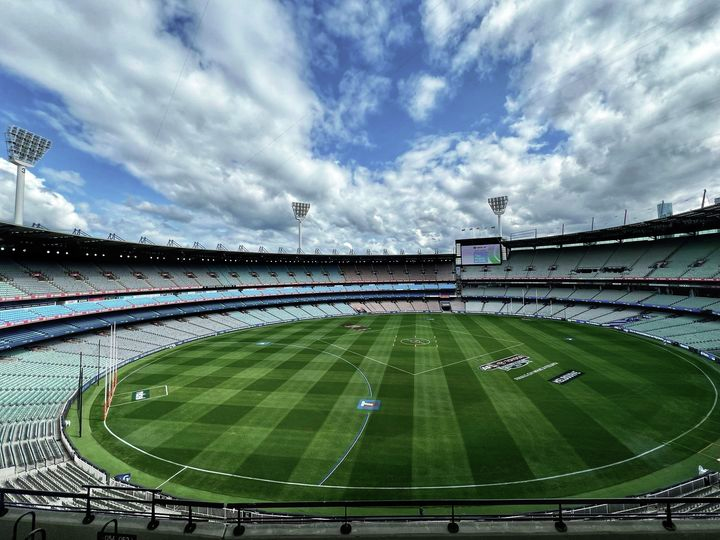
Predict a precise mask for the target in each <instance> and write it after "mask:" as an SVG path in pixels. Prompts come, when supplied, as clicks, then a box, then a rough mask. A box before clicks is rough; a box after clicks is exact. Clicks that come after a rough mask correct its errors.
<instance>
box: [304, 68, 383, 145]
mask: <svg viewBox="0 0 720 540" xmlns="http://www.w3.org/2000/svg"><path fill="white" fill-rule="evenodd" d="M338 90H339V96H338V98H337V99H336V100H334V101H332V102H331V103H329V104H328V106H327V109H326V112H325V116H324V118H323V121H322V123H321V124H319V125H318V129H317V131H316V134H317V135H319V136H320V137H321V138H327V137H331V138H332V139H334V141H335V142H340V143H341V144H347V143H350V144H358V145H364V146H369V145H370V142H369V140H368V136H367V134H366V133H365V132H364V131H363V129H362V128H363V125H364V123H365V119H366V118H367V116H369V115H371V114H373V113H376V112H377V111H378V109H379V108H380V105H381V104H382V102H383V101H385V99H386V98H387V96H388V94H389V91H390V79H389V78H387V77H383V76H380V75H375V74H372V73H368V72H365V71H360V70H354V69H353V70H349V71H346V72H345V73H344V74H343V77H342V79H341V80H340V84H339V89H338Z"/></svg>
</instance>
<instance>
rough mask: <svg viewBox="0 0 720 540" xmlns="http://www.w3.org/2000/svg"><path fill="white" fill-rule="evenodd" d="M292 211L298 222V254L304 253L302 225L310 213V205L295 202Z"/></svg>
mask: <svg viewBox="0 0 720 540" xmlns="http://www.w3.org/2000/svg"><path fill="white" fill-rule="evenodd" d="M292 209H293V213H294V214H295V219H297V222H298V253H302V224H303V220H304V219H305V218H306V217H307V215H308V212H309V211H310V203H304V202H294V203H292Z"/></svg>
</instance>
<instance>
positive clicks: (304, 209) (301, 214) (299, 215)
mask: <svg viewBox="0 0 720 540" xmlns="http://www.w3.org/2000/svg"><path fill="white" fill-rule="evenodd" d="M292 209H293V212H294V213H295V219H297V220H298V221H301V220H303V219H305V217H306V216H307V215H308V212H309V211H310V203H304V202H294V203H292Z"/></svg>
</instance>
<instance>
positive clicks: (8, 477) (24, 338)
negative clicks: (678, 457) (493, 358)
mask: <svg viewBox="0 0 720 540" xmlns="http://www.w3.org/2000/svg"><path fill="white" fill-rule="evenodd" d="M0 243H1V246H0V247H2V252H0V253H2V254H3V257H4V258H3V259H2V261H1V262H0V351H2V353H0V489H4V490H5V492H4V495H3V497H4V499H5V501H6V502H7V503H9V504H10V505H17V506H35V507H37V508H58V507H59V508H64V509H72V508H75V509H80V508H85V507H86V505H87V500H84V499H82V498H79V497H76V498H72V497H69V498H63V497H60V496H55V495H48V494H44V495H43V494H33V491H46V492H69V493H73V492H78V491H82V489H84V488H83V487H82V486H87V485H90V484H93V485H94V484H98V485H100V486H105V488H102V487H100V488H96V489H97V492H96V496H98V497H100V499H99V500H97V501H95V502H94V503H93V505H94V509H95V510H96V511H101V510H104V511H108V512H118V513H129V514H132V513H136V512H137V511H138V510H139V509H141V508H142V506H143V504H144V503H146V502H147V501H148V500H151V499H152V496H151V495H149V494H148V492H147V491H145V492H143V491H138V492H127V493H123V492H122V491H118V490H121V488H122V487H123V486H126V485H127V484H123V483H122V482H118V481H116V480H114V479H113V477H112V475H109V474H108V473H107V472H105V471H104V470H102V469H100V468H99V467H97V466H95V465H93V464H91V463H88V462H86V461H85V460H84V458H83V456H82V455H80V454H79V453H78V451H77V450H76V448H75V446H73V444H72V443H71V441H70V440H69V439H68V437H67V436H66V434H65V431H66V430H67V428H68V422H69V423H70V425H72V422H73V421H74V419H73V418H71V416H70V415H68V407H69V406H70V405H69V404H70V403H71V402H72V400H73V399H75V398H76V397H77V391H78V387H79V386H81V387H82V388H83V389H84V390H85V392H86V393H88V394H89V393H92V392H93V391H94V390H93V389H97V388H98V385H101V384H103V382H102V381H103V375H104V370H105V366H106V365H107V362H108V359H109V358H111V357H113V355H115V358H116V359H117V361H118V362H119V364H120V365H125V364H128V363H131V362H134V361H137V360H140V359H143V358H145V357H147V356H148V355H151V354H153V353H158V352H160V351H169V350H172V349H173V348H176V347H177V346H179V345H182V344H185V343H190V342H195V341H196V340H200V339H204V338H209V337H213V336H220V335H224V334H229V333H232V332H237V331H239V330H248V329H252V328H262V327H268V326H269V325H283V324H286V323H293V322H296V321H320V320H323V319H330V318H340V320H341V321H343V328H347V329H349V331H354V332H356V333H357V334H358V335H361V334H362V332H364V331H366V330H367V329H368V328H367V325H365V324H354V323H352V322H345V321H346V319H344V318H348V317H352V319H348V320H349V321H353V320H355V318H357V317H359V316H366V315H372V316H373V317H374V319H375V320H378V319H381V318H382V317H388V316H390V315H391V314H399V315H395V316H396V317H403V316H407V317H411V316H412V317H420V316H422V317H424V319H418V318H414V319H411V320H412V321H415V322H411V323H410V326H412V327H413V328H416V329H418V330H416V335H412V336H410V337H409V338H407V339H406V340H405V341H407V343H408V344H410V345H412V346H413V347H418V346H420V347H422V346H424V345H430V346H432V344H433V342H432V340H433V339H434V338H433V336H432V335H429V336H427V337H424V336H421V335H420V334H422V332H421V331H420V330H421V329H422V324H423V323H422V321H423V320H425V321H434V320H435V319H436V318H438V319H442V314H443V313H454V314H468V315H467V316H466V317H464V318H466V319H469V318H470V317H472V316H473V314H487V315H491V316H498V315H500V316H512V317H518V318H519V319H516V320H522V319H528V320H529V319H532V320H536V319H557V320H563V321H574V322H577V323H583V324H585V325H591V326H604V327H608V328H609V330H607V331H608V332H612V331H613V330H612V329H615V330H620V331H622V332H624V333H627V334H630V333H634V334H639V335H642V336H647V337H652V338H654V339H657V340H661V341H662V342H664V343H666V344H675V345H679V346H681V347H683V348H685V349H688V350H690V351H693V352H699V353H701V354H703V355H704V356H706V357H707V358H710V359H715V358H716V356H717V357H720V236H719V235H718V234H717V233H712V232H710V233H708V234H697V235H696V234H692V235H686V234H683V235H675V236H673V235H672V234H665V235H663V236H662V237H658V238H656V239H647V238H639V239H638V238H631V239H628V238H625V237H624V235H623V233H622V231H620V233H619V234H618V235H617V237H616V238H615V239H607V238H606V239H604V240H603V242H600V243H593V242H584V241H583V242H581V243H580V245H577V244H572V245H565V244H563V245H560V244H553V243H548V241H547V240H544V239H540V240H539V241H538V242H537V243H536V245H533V244H532V242H530V241H527V240H524V241H521V242H515V244H513V242H512V241H509V242H505V244H507V245H506V246H505V247H506V248H507V253H506V256H505V258H504V260H503V261H502V262H501V264H492V265H491V264H487V265H483V264H479V265H463V264H458V261H457V260H456V254H439V255H413V256H382V257H379V256H353V257H348V256H341V255H332V256H330V255H287V254H283V255H281V254H268V253H246V252H243V253H231V252H215V251H208V250H188V249H184V248H165V247H157V246H139V245H135V244H124V243H119V242H109V241H107V242H106V241H99V240H94V241H93V242H90V241H89V240H88V239H87V238H83V237H73V236H71V235H62V234H59V233H50V232H49V231H36V230H26V229H23V228H21V227H13V226H3V227H0ZM376 316H380V317H376ZM488 319H489V317H488ZM363 320H364V319H363ZM461 320H462V319H461ZM417 321H420V322H417ZM299 324H300V323H299ZM302 324H305V323H302ZM112 325H115V326H116V327H117V331H116V333H115V334H114V335H113V337H112V342H111V333H110V327H111V326H112ZM272 327H273V328H274V326H272ZM278 328H281V326H278ZM395 337H397V336H395ZM393 339H394V338H393ZM398 339H399V338H398ZM490 339H495V338H494V337H492V336H491V337H490ZM503 339H506V340H507V339H508V336H505V337H504V338H503ZM393 342H394V341H393ZM260 343H264V342H260ZM268 343H270V342H268ZM319 343H323V342H322V341H319ZM113 344H114V346H113ZM326 346H327V347H331V349H330V350H334V351H335V352H334V353H333V354H338V351H340V350H341V349H340V348H338V347H337V346H335V345H332V344H329V343H328V344H326ZM332 347H335V349H332ZM505 348H508V347H503V349H505ZM459 350H460V349H459ZM501 350H502V349H501ZM351 352H352V351H351ZM352 354H355V355H359V356H362V357H366V358H369V359H370V360H373V353H372V351H371V350H368V351H364V352H363V353H362V354H360V353H356V352H352ZM418 354H421V353H418ZM469 354H470V353H466V355H469ZM363 355H367V356H363ZM501 356H502V355H501ZM338 358H340V357H338ZM288 362H291V360H290V361H288ZM81 364H82V366H83V372H82V373H83V376H82V379H79V373H80V367H81ZM432 369H434V368H428V371H432ZM400 371H402V370H400ZM406 373H408V372H407V371H406ZM420 373H424V371H421V372H420ZM410 374H411V375H412V373H410ZM148 380H155V379H153V378H152V377H150V378H149V379H148ZM156 382H157V383H158V384H164V383H163V382H162V381H161V380H159V379H158V380H157V381H156ZM153 384H154V383H153ZM153 388H154V387H153ZM95 391H96V390H95ZM333 470H334V469H333ZM168 476H169V475H168ZM683 486H686V487H683V488H682V489H681V488H677V487H676V488H675V491H672V492H662V493H661V494H664V495H663V496H677V495H685V496H687V495H693V496H696V497H709V496H711V495H713V494H716V493H717V492H718V478H717V474H715V473H710V472H708V471H706V472H704V473H702V474H701V477H700V480H693V481H691V482H689V483H687V484H683ZM88 493H89V492H88ZM119 493H120V495H118V494H119ZM668 493H670V495H668ZM625 494H626V495H627V493H625ZM657 496H660V495H657ZM103 497H104V498H105V499H113V500H102V499H103ZM593 508H594V507H584V508H583V509H579V510H574V511H573V512H574V515H576V516H582V515H583V512H587V513H588V515H592V513H593V512H594V511H595V510H593ZM672 508H673V510H674V511H675V512H677V513H682V512H694V511H714V510H715V509H716V506H713V504H711V503H707V504H704V503H700V502H694V503H674V505H673V507H672ZM163 509H164V512H165V514H166V515H168V516H170V515H176V516H179V515H181V514H182V515H186V510H183V509H182V508H180V507H178V508H175V507H173V506H172V505H171V504H170V503H169V502H167V501H166V502H165V503H164V506H163ZM206 511H207V512H211V513H210V514H207V516H210V517H211V516H212V510H211V509H206ZM607 511H608V507H607V506H605V507H603V512H607ZM612 511H613V512H619V513H623V512H629V511H630V512H635V513H642V512H648V513H652V512H655V511H656V508H655V506H654V505H652V504H650V503H647V504H645V503H643V504H633V505H631V506H630V507H623V508H614V507H613V509H612ZM173 513H174V514H173ZM242 515H245V514H242V513H238V512H229V510H228V509H225V510H224V514H223V516H222V517H223V518H228V516H232V519H236V518H238V516H242ZM247 515H250V514H247ZM207 516H206V517H207ZM215 517H217V515H216V516H215Z"/></svg>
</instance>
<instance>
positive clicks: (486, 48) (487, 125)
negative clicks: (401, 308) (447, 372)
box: [0, 0, 720, 253]
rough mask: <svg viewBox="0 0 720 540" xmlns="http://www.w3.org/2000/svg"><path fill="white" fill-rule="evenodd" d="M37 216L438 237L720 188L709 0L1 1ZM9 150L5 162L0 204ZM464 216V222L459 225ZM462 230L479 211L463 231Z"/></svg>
mask: <svg viewBox="0 0 720 540" xmlns="http://www.w3.org/2000/svg"><path fill="white" fill-rule="evenodd" d="M2 12H3V21H2V26H3V36H2V40H0V126H2V128H3V130H4V129H5V127H6V126H9V125H19V126H21V127H25V128H27V129H30V130H32V131H34V132H36V133H39V134H41V135H44V136H46V137H49V138H50V139H52V141H53V147H52V148H51V150H50V151H49V152H48V154H47V155H46V156H45V157H44V158H43V159H42V160H41V161H40V162H39V163H38V164H37V166H36V167H35V168H34V169H32V170H31V172H30V173H29V174H28V178H27V184H26V199H27V201H26V208H25V224H26V225H31V224H32V223H41V224H42V225H43V226H45V227H48V228H51V229H58V230H73V229H76V228H79V229H82V230H83V231H85V232H87V233H89V234H92V235H94V236H101V237H106V236H107V235H108V234H109V233H115V234H117V235H118V236H120V237H121V238H124V239H126V240H130V241H138V239H139V238H140V237H143V236H144V237H147V238H148V239H149V240H150V241H152V242H154V243H156V244H166V243H167V242H168V240H169V239H172V240H174V241H175V242H177V243H180V244H182V245H191V244H193V243H194V242H199V243H200V244H201V245H203V246H205V247H208V248H214V247H215V246H216V245H217V244H219V243H221V244H223V246H225V247H227V248H228V249H238V246H239V245H243V246H244V247H245V249H248V250H251V251H253V250H257V249H258V247H259V246H264V247H265V248H266V249H268V250H270V251H276V250H278V249H279V248H284V249H286V250H288V251H290V250H294V249H296V248H297V244H296V242H297V238H296V236H297V223H296V222H295V220H294V217H293V214H292V210H291V207H290V203H291V202H292V201H303V202H309V203H310V204H311V208H310V212H309V215H308V218H307V220H306V221H305V225H304V233H303V238H304V245H303V248H304V250H305V251H306V252H312V251H314V250H316V249H319V250H320V251H321V252H324V253H328V252H330V251H331V250H333V249H337V250H338V251H339V252H347V251H348V250H350V249H353V250H355V252H356V253H365V252H366V251H367V250H371V251H372V252H373V253H379V252H382V250H385V249H387V250H388V251H389V252H391V253H393V252H394V253H397V252H400V250H404V251H405V252H408V253H411V252H412V253H414V252H417V251H418V250H421V251H422V252H424V253H427V252H431V251H432V250H439V251H441V252H448V251H450V250H451V249H452V246H453V241H454V239H455V238H458V237H466V236H468V235H478V236H492V235H494V234H495V231H494V230H493V229H492V228H491V227H492V226H493V225H495V216H494V215H493V214H492V211H491V210H490V208H489V206H488V204H487V199H488V197H494V196H501V195H507V196H508V197H509V204H508V208H507V212H506V214H505V216H504V217H503V220H504V221H503V232H504V234H505V235H506V236H510V235H515V236H517V235H524V234H529V233H528V231H533V232H534V231H536V230H537V233H538V234H539V235H544V234H555V233H559V232H560V230H561V228H562V227H563V226H564V228H565V231H566V232H570V231H578V230H587V229H589V228H590V227H591V223H592V224H593V225H594V227H595V228H599V227H607V226H614V225H619V224H621V223H622V222H623V219H624V216H625V210H627V212H628V214H627V216H628V217H627V219H628V221H640V220H644V219H651V218H654V217H656V204H657V203H660V202H661V201H663V200H664V201H669V202H672V203H673V205H674V210H675V212H679V211H684V210H688V209H691V208H697V207H699V206H700V204H701V201H702V194H703V190H704V189H707V190H708V197H709V199H710V201H712V200H714V198H715V197H720V177H719V174H718V170H720V167H719V165H720V114H719V113H720V92H719V90H718V89H720V2H717V0H674V1H672V2H670V1H667V0H627V1H624V0H623V1H620V0H573V1H572V2H568V1H566V0H525V1H520V0H412V1H411V0H407V1H405V0H397V1H390V0H345V1H340V0H337V1H334V0H317V1H310V0H308V1H296V2H291V1H270V0H234V1H233V0H165V1H160V0H158V1H154V0H153V1H151V0H142V1H140V0H123V1H122V2H96V1H95V0H72V1H70V0H66V1H62V2H61V1H53V0H25V1H23V2H10V1H6V2H4V3H3V7H2ZM14 171H15V166H14V165H12V164H11V163H9V162H7V161H6V160H4V159H0V220H2V221H8V222H9V221H12V217H13V205H14V182H15V179H14ZM470 228H472V231H468V229H470ZM463 229H465V231H463Z"/></svg>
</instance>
